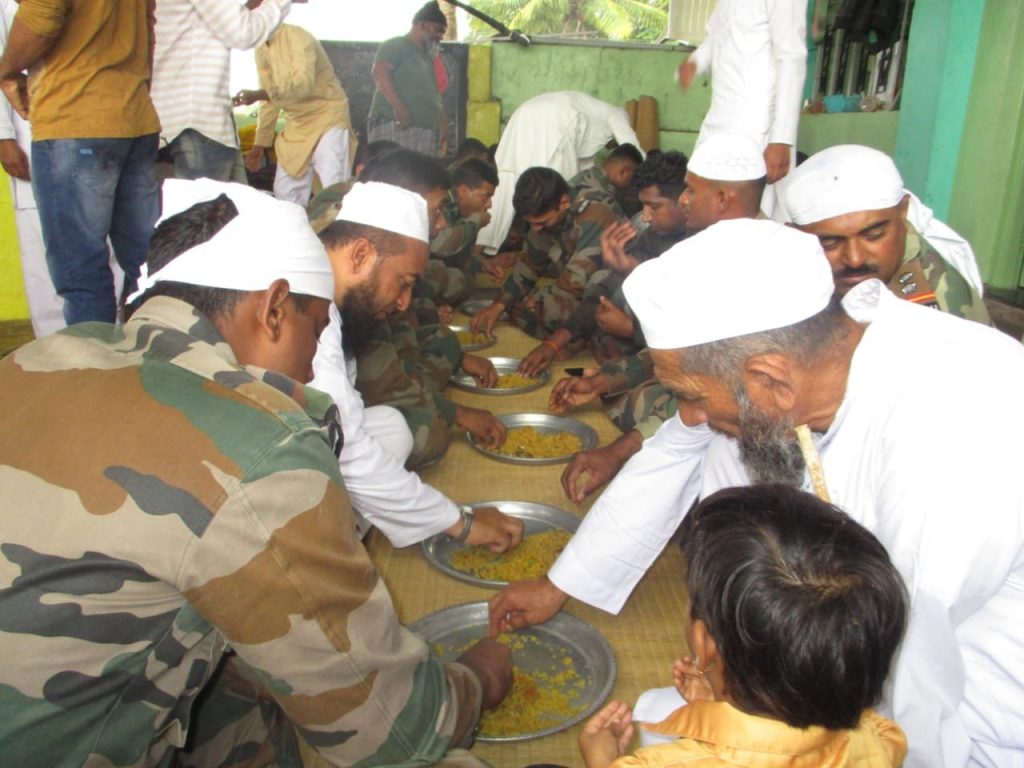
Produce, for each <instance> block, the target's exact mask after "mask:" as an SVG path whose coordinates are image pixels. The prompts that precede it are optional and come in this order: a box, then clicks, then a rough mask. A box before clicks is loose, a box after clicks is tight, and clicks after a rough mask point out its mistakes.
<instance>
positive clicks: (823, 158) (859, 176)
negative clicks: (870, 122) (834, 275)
mask: <svg viewBox="0 0 1024 768" xmlns="http://www.w3.org/2000/svg"><path fill="white" fill-rule="evenodd" d="M784 194H785V202H786V207H787V208H788V210H789V215H790V218H791V219H792V220H793V223H794V224H798V225H803V224H813V223H815V222H818V221H824V220H825V219H831V218H832V217H834V216H843V215H844V214H847V213H854V212H855V211H877V210H881V209H883V208H893V207H895V206H897V205H899V203H900V201H901V200H902V199H903V196H904V195H906V194H907V192H906V190H905V189H903V179H902V178H901V177H900V172H899V171H898V170H897V169H896V164H895V163H894V162H893V161H892V158H891V157H889V156H888V155H887V154H885V153H884V152H879V151H878V150H877V149H872V148H871V147H863V146H861V145H859V144H841V145H839V146H837V147H829V148H828V149H823V150H821V152H817V153H815V154H813V155H811V156H810V157H809V158H807V160H805V161H804V162H803V164H801V165H799V166H798V167H796V168H794V169H793V170H792V171H790V173H789V176H788V178H787V180H786V185H785V192H784Z"/></svg>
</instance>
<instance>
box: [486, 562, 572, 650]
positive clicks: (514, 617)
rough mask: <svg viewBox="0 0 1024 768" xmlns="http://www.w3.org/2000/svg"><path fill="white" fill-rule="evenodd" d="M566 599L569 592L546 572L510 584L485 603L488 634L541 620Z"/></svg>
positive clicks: (559, 607) (493, 635) (555, 611)
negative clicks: (527, 579) (528, 579)
mask: <svg viewBox="0 0 1024 768" xmlns="http://www.w3.org/2000/svg"><path fill="white" fill-rule="evenodd" d="M567 599H568V595H566V594H565V592H563V591H562V590H560V589H559V588H558V587H556V586H555V585H554V584H552V583H551V582H550V581H549V580H548V578H547V577H546V576H545V577H544V578H542V579H533V580H531V581H518V582H516V583H515V584H509V585H508V586H507V587H505V589H503V590H502V591H501V592H499V593H498V594H496V595H495V596H494V597H492V598H491V599H490V601H489V603H488V606H487V611H488V623H489V625H490V629H489V631H490V636H491V637H497V636H498V635H500V634H501V633H502V632H510V631H512V630H515V629H523V628H524V627H529V626H532V625H534V624H543V623H544V622H545V621H547V620H548V619H550V618H551V617H552V616H554V615H555V614H556V613H558V611H559V610H561V608H562V606H563V605H565V601H566V600H567Z"/></svg>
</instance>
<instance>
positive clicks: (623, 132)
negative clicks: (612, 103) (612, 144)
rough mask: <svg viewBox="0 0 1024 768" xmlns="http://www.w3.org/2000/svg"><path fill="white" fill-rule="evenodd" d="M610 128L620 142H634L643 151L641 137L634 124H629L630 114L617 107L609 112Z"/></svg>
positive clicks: (613, 135)
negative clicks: (637, 133)
mask: <svg viewBox="0 0 1024 768" xmlns="http://www.w3.org/2000/svg"><path fill="white" fill-rule="evenodd" d="M608 129H609V130H610V131H611V133H612V137H613V138H614V139H615V141H617V142H618V143H619V144H632V145H633V146H634V147H636V148H637V149H639V150H640V152H641V153H642V152H643V149H641V148H640V139H639V138H638V137H637V135H636V131H634V130H633V126H631V125H630V124H629V115H627V114H626V112H625V111H624V110H621V109H616V110H614V111H613V112H611V113H609V115H608Z"/></svg>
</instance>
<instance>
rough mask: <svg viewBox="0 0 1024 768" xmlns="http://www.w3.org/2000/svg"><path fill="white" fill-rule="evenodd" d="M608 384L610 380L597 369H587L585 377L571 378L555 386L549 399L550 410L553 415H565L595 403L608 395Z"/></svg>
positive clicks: (584, 373) (584, 371)
mask: <svg viewBox="0 0 1024 768" xmlns="http://www.w3.org/2000/svg"><path fill="white" fill-rule="evenodd" d="M608 382H609V378H608V377H607V376H605V375H604V374H602V373H601V372H600V370H598V369H597V368H585V369H584V370H583V376H571V377H569V378H566V379H562V380H561V381H559V382H558V383H557V384H555V386H554V388H552V390H551V395H550V396H549V397H548V408H549V409H550V410H551V411H552V412H553V413H565V412H566V411H568V410H570V409H572V408H579V407H580V406H582V405H586V404H587V403H590V402H593V401H594V400H596V399H597V398H598V397H600V396H601V395H604V394H607V385H608Z"/></svg>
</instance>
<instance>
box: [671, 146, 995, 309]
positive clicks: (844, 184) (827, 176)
mask: <svg viewBox="0 0 1024 768" xmlns="http://www.w3.org/2000/svg"><path fill="white" fill-rule="evenodd" d="M691 167H692V161H691ZM784 194H785V204H786V208H787V209H788V213H789V217H790V219H792V221H793V223H794V224H797V225H799V226H803V225H805V224H814V223H816V222H819V221H825V220H826V219H831V218H834V217H836V216H844V215H846V214H848V213H856V212H859V211H877V210H882V209H885V208H893V207H895V206H897V205H899V204H900V202H902V200H903V198H904V197H907V196H909V197H910V202H909V204H908V206H907V221H909V222H910V223H911V224H912V225H913V226H914V229H916V230H917V231H918V232H919V233H920V234H921V236H922V237H924V239H925V240H927V241H928V242H929V243H931V244H932V246H933V247H934V248H935V250H937V251H938V252H939V255H940V256H942V258H943V259H945V260H946V261H947V262H949V263H950V264H952V265H953V267H955V268H956V270H957V272H959V273H960V274H961V275H963V276H964V278H965V279H966V280H967V282H968V283H970V284H971V287H972V288H973V289H974V290H975V291H977V293H978V295H979V296H981V295H982V294H983V293H984V285H983V283H982V280H981V273H980V272H979V271H978V262H977V259H975V257H974V250H973V249H972V248H971V245H970V243H968V242H967V241H966V240H964V239H963V238H962V237H960V235H958V234H957V233H956V232H954V231H953V230H952V229H951V228H950V227H948V226H946V225H945V224H943V223H942V222H941V221H939V220H938V219H936V218H935V216H934V214H933V213H932V210H931V209H930V208H928V207H927V206H926V205H925V204H924V203H922V202H921V201H920V200H919V199H918V197H917V195H915V194H914V193H913V192H911V191H910V190H909V189H906V188H905V187H904V186H903V177H902V176H901V175H900V172H899V169H898V168H897V167H896V163H894V162H893V160H892V158H891V157H889V155H887V154H885V153H884V152H880V151H878V150H877V149H872V148H871V147H865V146H862V145H860V144H841V145H839V146H835V147H829V148H828V149H823V150H821V151H820V152H816V153H815V154H813V155H811V157H809V158H807V160H806V161H804V163H803V164H802V165H801V166H800V167H799V168H796V169H795V170H793V171H791V172H790V174H789V176H788V177H787V178H786V185H785V193H784Z"/></svg>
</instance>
